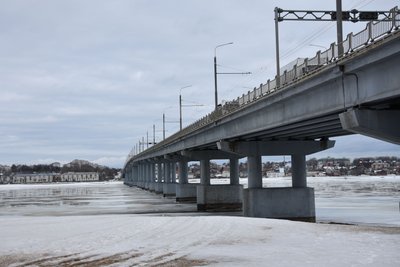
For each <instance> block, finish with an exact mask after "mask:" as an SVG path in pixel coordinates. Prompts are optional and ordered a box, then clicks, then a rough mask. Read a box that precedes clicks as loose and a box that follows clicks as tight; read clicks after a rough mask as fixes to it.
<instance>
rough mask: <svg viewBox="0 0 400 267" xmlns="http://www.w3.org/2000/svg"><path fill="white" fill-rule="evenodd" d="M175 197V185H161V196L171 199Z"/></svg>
mask: <svg viewBox="0 0 400 267" xmlns="http://www.w3.org/2000/svg"><path fill="white" fill-rule="evenodd" d="M175 195H176V183H169V184H163V196H164V197H171V196H175Z"/></svg>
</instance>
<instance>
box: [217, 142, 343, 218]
mask: <svg viewBox="0 0 400 267" xmlns="http://www.w3.org/2000/svg"><path fill="white" fill-rule="evenodd" d="M334 144H335V142H334V141H329V140H318V141H248V142H237V143H235V144H228V145H224V144H222V145H220V146H219V147H221V149H226V150H228V151H234V152H235V153H240V154H242V155H247V157H248V162H247V164H248V188H247V189H244V190H243V215H244V216H248V217H262V218H277V219H291V220H301V221H315V200H314V189H313V188H309V187H307V178H306V157H305V156H306V155H308V154H313V153H315V152H319V151H322V150H325V149H328V148H331V147H333V146H334ZM262 155H265V156H276V155H291V157H292V187H284V188H263V184H262V169H261V166H262V165H261V156H262Z"/></svg>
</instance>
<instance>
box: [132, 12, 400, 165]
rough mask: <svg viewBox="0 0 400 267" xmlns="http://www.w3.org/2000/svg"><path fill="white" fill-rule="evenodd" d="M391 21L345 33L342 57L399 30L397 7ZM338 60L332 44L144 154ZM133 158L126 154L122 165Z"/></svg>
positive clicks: (336, 46) (399, 20)
mask: <svg viewBox="0 0 400 267" xmlns="http://www.w3.org/2000/svg"><path fill="white" fill-rule="evenodd" d="M391 14H392V16H391V20H390V21H389V20H385V21H377V22H373V21H371V22H369V23H367V25H366V27H365V29H364V30H362V31H360V32H358V33H356V34H353V33H349V34H348V35H347V37H346V39H345V40H344V41H343V50H344V55H343V57H346V56H348V55H350V54H352V53H354V52H355V51H358V50H360V49H362V48H365V47H367V46H368V45H370V44H371V43H373V42H376V41H378V40H380V39H383V38H385V37H387V36H388V35H390V34H393V33H394V32H398V31H399V26H400V13H399V9H398V7H394V8H393V9H391ZM339 59H341V58H340V57H339V53H338V45H337V44H336V43H332V44H331V45H330V48H329V49H327V50H326V51H323V52H321V51H318V52H317V53H316V55H315V56H314V57H312V58H306V59H305V60H304V62H303V63H302V64H300V65H295V66H294V67H293V69H292V70H290V71H284V73H283V74H282V75H281V76H280V81H281V86H280V87H278V86H277V83H276V78H275V79H274V80H268V81H267V83H265V84H260V87H258V88H256V87H255V88H254V90H252V91H249V92H248V93H247V94H243V95H242V96H241V97H238V98H237V99H235V100H232V101H228V102H226V103H225V104H224V105H222V106H221V107H219V108H218V109H217V110H215V111H213V112H211V113H209V114H207V115H206V116H204V117H203V118H201V119H199V120H197V121H196V122H194V123H192V124H191V125H189V126H187V127H185V128H184V129H182V131H179V132H176V133H175V134H173V135H171V136H169V137H168V138H166V139H165V140H164V141H162V142H160V143H158V144H156V145H154V146H152V147H150V148H148V149H147V150H145V152H151V151H153V150H156V149H158V148H160V147H162V146H163V145H164V144H168V143H171V142H174V141H179V138H181V137H183V136H185V135H187V134H189V133H190V132H193V131H195V130H198V129H200V128H203V127H206V126H208V125H211V124H213V123H215V122H216V121H217V120H219V119H221V118H223V117H225V116H228V115H229V114H231V113H233V112H235V111H237V110H239V109H241V108H242V107H244V106H246V105H248V104H250V103H252V102H254V101H256V100H258V99H259V98H261V97H266V96H268V95H270V94H271V93H274V92H276V91H278V90H281V89H283V88H285V87H287V86H288V85H290V84H291V83H294V82H296V81H298V80H299V79H301V78H305V77H307V75H309V74H310V73H314V72H315V71H317V70H320V69H322V68H323V67H325V66H328V65H330V64H331V63H333V62H335V61H337V60H339ZM133 156H134V155H132V154H129V155H128V158H127V160H126V163H127V162H128V161H129V160H130V159H131V158H132V157H133Z"/></svg>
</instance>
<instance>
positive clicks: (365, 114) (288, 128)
mask: <svg viewBox="0 0 400 267" xmlns="http://www.w3.org/2000/svg"><path fill="white" fill-rule="evenodd" d="M399 62H400V34H399V31H397V32H396V33H394V34H393V35H391V36H390V38H386V39H384V40H381V41H379V43H378V44H372V45H370V46H369V47H367V48H366V49H363V50H359V51H357V52H355V53H353V54H351V55H350V56H348V57H345V58H343V59H341V60H339V61H337V62H334V63H331V64H329V65H327V66H325V67H323V68H321V69H318V70H316V71H315V72H312V73H310V74H309V75H307V76H306V77H303V78H301V79H298V80H296V81H294V82H293V83H291V84H289V85H287V86H286V87H284V88H281V89H280V90H278V91H274V92H272V93H271V94H270V95H268V96H266V97H261V98H259V99H256V100H254V101H253V102H251V103H250V104H247V105H244V106H243V107H241V108H239V109H237V110H235V111H234V112H230V113H228V114H225V115H223V116H220V117H216V118H214V119H213V120H212V122H210V123H207V124H205V125H201V127H198V128H195V129H194V130H187V131H185V129H184V130H183V131H181V132H179V133H177V134H176V135H174V136H173V137H171V138H169V139H167V140H166V141H165V142H162V143H160V144H157V145H155V146H154V147H152V148H150V149H148V150H146V151H144V152H142V153H140V154H139V155H136V156H134V157H132V158H131V159H130V160H129V162H128V164H127V166H126V168H125V169H126V174H127V179H126V183H128V184H132V185H139V186H140V187H144V188H160V186H151V185H150V184H151V183H167V184H169V183H172V184H174V183H175V181H174V178H175V172H171V171H165V170H169V169H171V168H172V169H175V168H176V167H175V166H176V165H178V166H179V168H178V169H179V175H178V177H179V184H176V185H175V195H176V198H177V200H185V199H189V200H194V199H196V201H197V203H198V204H199V207H201V208H202V209H204V208H205V209H207V207H213V208H215V207H217V206H218V205H215V204H221V203H222V202H223V201H222V200H220V199H219V197H221V196H222V197H223V198H224V199H226V200H228V199H229V201H227V202H224V203H222V204H226V206H225V207H227V206H230V207H232V206H235V207H239V206H240V205H239V204H240V203H239V202H243V212H244V214H245V215H247V216H255V217H269V218H292V219H296V218H297V219H299V218H301V219H306V218H308V219H309V220H313V218H314V217H315V204H314V192H313V189H312V188H308V187H307V180H306V167H305V166H306V165H305V156H306V155H308V154H312V153H315V152H318V151H321V150H324V149H328V148H330V147H332V146H333V142H332V141H329V138H330V137H335V136H343V135H350V134H354V133H360V134H364V135H368V136H372V137H374V138H378V139H382V140H386V141H389V142H393V143H400V138H399V137H400V126H399V124H398V118H399V115H400V112H399V111H400V75H399V73H400V64H399ZM265 155H290V156H291V161H292V187H289V188H284V189H282V188H280V189H275V188H263V184H262V175H261V174H262V172H261V166H262V164H261V157H262V156H265ZM242 157H247V162H248V188H247V189H244V190H241V188H240V187H238V186H237V185H238V184H239V183H238V181H239V179H238V167H237V166H238V159H239V158H242ZM211 159H229V160H230V166H231V180H230V185H232V186H231V187H229V188H228V187H226V188H225V189H224V187H220V188H219V189H218V190H217V191H218V193H216V191H215V190H216V189H215V188H211V187H212V186H211V185H210V174H209V172H210V168H209V161H210V160H211ZM192 160H199V161H200V164H201V169H202V173H201V188H200V187H199V188H200V189H198V190H197V191H196V190H195V189H194V187H196V185H189V184H188V179H187V163H188V161H192ZM155 164H156V165H157V166H158V171H157V174H155V172H154V168H155V167H154V166H155ZM168 164H170V167H168V168H167V166H168ZM172 173H173V174H172ZM172 177H174V178H172ZM232 188H233V189H232ZM238 188H239V189H238ZM237 190H239V191H240V192H243V195H241V194H239V193H236V195H237V196H239V198H240V199H238V198H234V197H232V196H231V194H232V193H231V192H237ZM169 194H170V192H169ZM200 195H201V196H200ZM199 196H200V198H199ZM199 199H201V200H200V202H199ZM218 199H219V200H218ZM214 201H219V202H221V203H214ZM233 202H234V203H233Z"/></svg>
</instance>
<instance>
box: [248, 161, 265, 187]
mask: <svg viewBox="0 0 400 267" xmlns="http://www.w3.org/2000/svg"><path fill="white" fill-rule="evenodd" d="M247 172H248V176H249V177H248V188H262V170H261V156H260V155H255V156H253V155H252V156H248V157H247Z"/></svg>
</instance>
